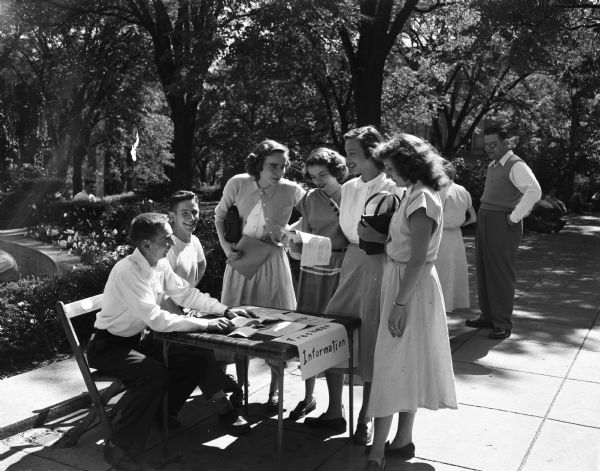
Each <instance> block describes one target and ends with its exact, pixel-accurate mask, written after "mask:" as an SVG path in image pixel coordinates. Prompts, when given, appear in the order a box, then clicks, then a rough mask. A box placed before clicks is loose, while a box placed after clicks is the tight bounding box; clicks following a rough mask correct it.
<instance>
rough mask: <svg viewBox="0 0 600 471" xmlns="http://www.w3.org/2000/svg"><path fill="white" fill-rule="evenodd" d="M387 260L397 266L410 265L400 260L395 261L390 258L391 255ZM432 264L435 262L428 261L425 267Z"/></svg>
mask: <svg viewBox="0 0 600 471" xmlns="http://www.w3.org/2000/svg"><path fill="white" fill-rule="evenodd" d="M387 259H388V260H389V261H390V262H393V263H395V264H396V265H406V264H408V262H401V261H400V260H394V259H393V258H392V257H390V256H389V255H388V256H387ZM431 264H433V261H429V260H428V261H426V262H425V265H431Z"/></svg>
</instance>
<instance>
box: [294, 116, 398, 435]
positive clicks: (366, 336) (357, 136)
mask: <svg viewBox="0 0 600 471" xmlns="http://www.w3.org/2000/svg"><path fill="white" fill-rule="evenodd" d="M382 140H383V139H382V137H381V135H380V134H379V132H378V131H377V129H375V128H374V127H373V126H364V127H361V128H357V129H354V130H352V131H349V132H348V133H346V134H345V135H344V147H345V150H346V162H347V165H348V168H349V169H350V170H351V171H352V172H353V173H354V174H355V175H358V176H357V177H356V178H353V179H352V180H349V181H347V182H346V183H344V185H342V189H341V203H340V219H339V220H340V227H341V229H342V231H343V233H344V235H345V236H346V238H347V239H348V241H349V245H348V249H347V252H346V256H345V257H344V261H343V262H342V267H341V271H340V281H339V285H338V288H337V290H336V291H335V293H334V295H333V297H332V298H331V301H330V302H329V304H328V305H327V309H326V310H325V313H326V314H333V315H336V316H349V317H356V318H359V319H360V320H361V328H360V333H359V341H358V342H357V343H355V345H358V355H357V356H356V357H355V358H358V360H359V361H358V362H359V365H358V371H357V372H358V373H359V374H360V376H361V379H362V381H363V402H362V407H361V409H360V413H359V415H358V423H357V427H356V431H355V433H354V437H353V438H354V441H355V443H357V444H361V445H366V444H367V443H368V442H369V441H370V440H371V438H372V435H373V422H372V420H371V419H370V418H369V416H367V415H366V409H367V404H368V400H369V391H370V388H371V379H372V375H373V354H374V351H375V340H376V338H377V329H378V326H379V292H380V286H381V275H382V273H383V266H384V263H385V254H383V253H381V254H377V255H367V253H366V252H365V251H364V250H362V249H361V248H359V246H358V243H359V231H362V228H359V223H360V222H361V216H362V215H363V212H364V210H365V206H369V205H367V200H368V199H369V198H370V197H371V196H373V195H375V194H376V193H380V192H382V191H385V192H390V193H391V192H397V189H396V187H395V184H394V182H393V181H392V180H390V179H389V178H387V177H386V175H385V173H384V172H383V163H382V162H380V161H378V160H375V158H374V151H375V148H376V147H377V145H378V144H379V143H380V142H381V141H382ZM388 196H389V195H388ZM390 199H392V198H390ZM374 205H376V203H374ZM366 210H367V212H372V210H371V209H369V208H366ZM383 238H384V239H385V236H383ZM346 370H347V366H346V367H345V368H342V367H339V368H333V369H330V370H328V371H326V373H325V377H326V380H327V389H328V393H329V405H328V408H327V410H326V411H325V413H323V414H322V415H321V416H320V417H308V418H306V420H305V423H306V424H307V425H310V426H313V427H319V428H322V429H325V430H329V431H332V432H334V433H337V434H340V433H343V432H344V431H345V430H346V419H345V417H344V410H343V406H342V392H343V386H344V373H345V372H346ZM350 374H354V372H350Z"/></svg>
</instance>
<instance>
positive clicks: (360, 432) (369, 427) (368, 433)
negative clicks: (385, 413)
mask: <svg viewBox="0 0 600 471" xmlns="http://www.w3.org/2000/svg"><path fill="white" fill-rule="evenodd" d="M352 440H354V443H356V444H357V445H366V444H367V443H369V442H370V441H371V440H373V421H372V420H369V421H368V422H367V423H366V424H358V425H357V426H356V431H355V432H354V435H352Z"/></svg>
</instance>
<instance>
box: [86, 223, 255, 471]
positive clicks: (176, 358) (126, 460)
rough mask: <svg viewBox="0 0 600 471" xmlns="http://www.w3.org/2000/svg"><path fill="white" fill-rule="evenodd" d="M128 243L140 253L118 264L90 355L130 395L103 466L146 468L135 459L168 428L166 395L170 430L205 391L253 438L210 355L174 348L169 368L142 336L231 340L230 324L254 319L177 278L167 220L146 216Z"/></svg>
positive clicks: (234, 428) (157, 347) (225, 418)
mask: <svg viewBox="0 0 600 471" xmlns="http://www.w3.org/2000/svg"><path fill="white" fill-rule="evenodd" d="M129 236H130V239H131V242H132V244H133V245H134V246H135V247H136V249H135V251H134V252H133V253H132V254H131V255H129V256H127V257H125V258H124V259H122V260H120V261H119V262H117V264H116V265H115V266H114V267H113V269H112V271H111V273H110V275H109V277H108V281H107V283H106V286H105V288H104V293H103V296H102V309H101V311H100V312H99V313H98V314H97V318H96V322H95V324H94V334H93V335H92V338H91V340H90V343H89V345H88V350H87V353H88V361H89V364H90V366H92V367H94V368H97V369H99V370H101V371H102V372H103V373H105V374H108V375H111V376H114V377H117V378H119V379H121V380H122V381H123V383H124V385H125V387H126V392H125V394H124V395H123V397H122V399H121V400H120V406H121V408H120V410H121V415H120V417H119V418H118V420H116V421H115V423H114V424H113V433H112V437H111V440H110V441H109V442H108V443H107V444H106V446H105V447H104V459H105V460H106V461H107V462H108V463H110V464H111V465H113V466H115V467H117V468H118V469H128V470H130V469H131V470H138V469H142V464H141V463H140V462H138V461H137V458H136V457H135V455H136V454H138V453H140V452H142V451H143V449H144V444H145V442H146V438H147V435H148V431H149V430H150V428H151V425H152V423H153V422H158V423H159V424H161V423H162V420H161V419H162V407H161V404H162V397H163V394H164V392H165V391H166V390H167V388H168V393H169V396H168V398H169V403H168V414H169V415H168V417H169V419H168V426H169V427H170V428H175V427H177V426H180V423H179V422H178V421H177V419H176V416H177V414H178V412H179V410H180V409H181V408H182V407H183V405H184V404H185V402H186V400H187V398H188V397H189V396H190V395H191V393H192V392H193V391H194V389H195V388H196V386H199V387H200V389H201V390H202V393H203V394H204V397H206V398H208V399H209V400H210V401H211V403H212V404H214V406H215V408H216V409H217V411H218V414H219V420H220V422H221V423H222V424H224V425H225V426H227V427H228V428H229V430H230V432H234V433H238V434H239V433H245V432H248V431H250V427H249V424H248V422H247V421H246V420H245V419H244V418H243V417H242V416H240V415H239V414H238V412H237V410H236V409H234V408H233V407H232V405H231V403H230V402H229V400H228V399H227V396H226V395H225V393H224V392H223V384H224V382H225V380H226V378H225V374H224V373H223V371H222V370H221V369H220V368H219V366H218V364H217V362H216V360H215V358H214V354H213V352H212V350H207V349H202V348H190V347H185V346H181V345H178V344H172V345H171V346H170V347H169V358H168V365H169V366H168V368H167V367H165V365H164V363H163V356H162V343H161V342H158V341H156V340H154V339H153V337H152V333H150V334H147V335H143V334H144V331H145V330H146V329H150V330H151V331H157V332H192V331H204V332H215V333H218V332H226V331H228V330H229V329H230V328H231V327H232V324H231V322H230V320H229V319H231V318H233V317H236V316H249V315H251V314H249V313H248V312H247V311H245V310H243V309H233V308H229V307H227V306H226V305H224V304H221V303H220V302H219V301H217V300H216V299H214V298H211V297H210V296H209V295H208V294H205V293H201V292H200V291H199V290H197V289H196V288H192V287H191V286H190V285H189V283H187V282H186V281H185V280H183V279H182V278H180V277H179V276H178V275H176V274H175V273H174V272H173V270H172V268H171V267H170V265H169V263H168V261H167V260H166V256H167V253H168V252H169V249H170V248H171V246H172V245H173V238H172V236H173V231H172V230H171V226H170V225H169V222H168V218H167V216H165V215H163V214H158V213H144V214H140V215H139V216H137V217H136V218H134V219H133V221H132V223H131V227H130V230H129ZM171 298H172V300H173V301H174V303H173V302H171V301H170V299H171ZM175 304H177V305H179V306H183V307H187V308H191V309H196V310H198V311H203V312H210V313H214V314H216V315H218V316H219V317H216V318H213V319H206V318H203V319H199V318H195V317H190V316H185V315H181V314H177V313H174V312H171V311H176V312H180V311H177V308H176V307H175ZM165 307H166V309H165ZM172 308H173V309H172Z"/></svg>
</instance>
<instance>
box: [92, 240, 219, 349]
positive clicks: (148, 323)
mask: <svg viewBox="0 0 600 471" xmlns="http://www.w3.org/2000/svg"><path fill="white" fill-rule="evenodd" d="M164 294H167V295H169V296H170V297H171V298H173V301H175V302H176V303H177V304H179V305H180V306H183V307H187V308H192V309H196V310H198V311H204V312H211V313H214V314H220V315H222V314H224V313H225V310H226V309H227V306H225V305H224V304H221V303H220V302H219V301H217V300H216V299H214V298H211V297H210V296H209V295H208V294H205V293H201V292H200V291H199V290H197V289H196V288H192V287H191V286H190V285H189V283H188V282H187V281H185V280H184V279H183V278H181V277H179V276H178V275H176V274H175V272H174V271H173V269H172V268H171V265H169V262H168V261H167V259H166V258H163V259H161V260H160V261H159V262H158V263H157V264H156V266H155V267H151V266H150V264H149V263H148V261H147V260H146V258H145V257H144V256H143V255H142V253H141V252H140V251H139V249H135V251H134V252H133V253H132V254H131V255H128V256H127V257H125V258H124V259H122V260H119V261H118V262H117V264H116V265H115V266H114V267H113V269H112V271H111V272H110V275H109V276H108V281H107V282H106V286H105V288H104V293H103V295H102V310H101V311H100V312H99V313H98V314H97V316H96V322H95V324H94V327H96V328H97V329H104V330H107V331H109V332H110V333H111V334H114V335H119V336H121V337H131V336H133V335H137V334H139V333H140V332H142V331H143V330H144V329H145V328H146V327H149V328H150V329H152V330H155V331H157V332H188V331H196V330H206V328H207V327H208V322H209V321H208V320H207V319H196V318H194V317H188V316H182V315H178V314H173V313H170V312H169V311H165V310H163V309H161V308H160V305H159V304H160V301H161V299H162V297H163V295H164Z"/></svg>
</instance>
